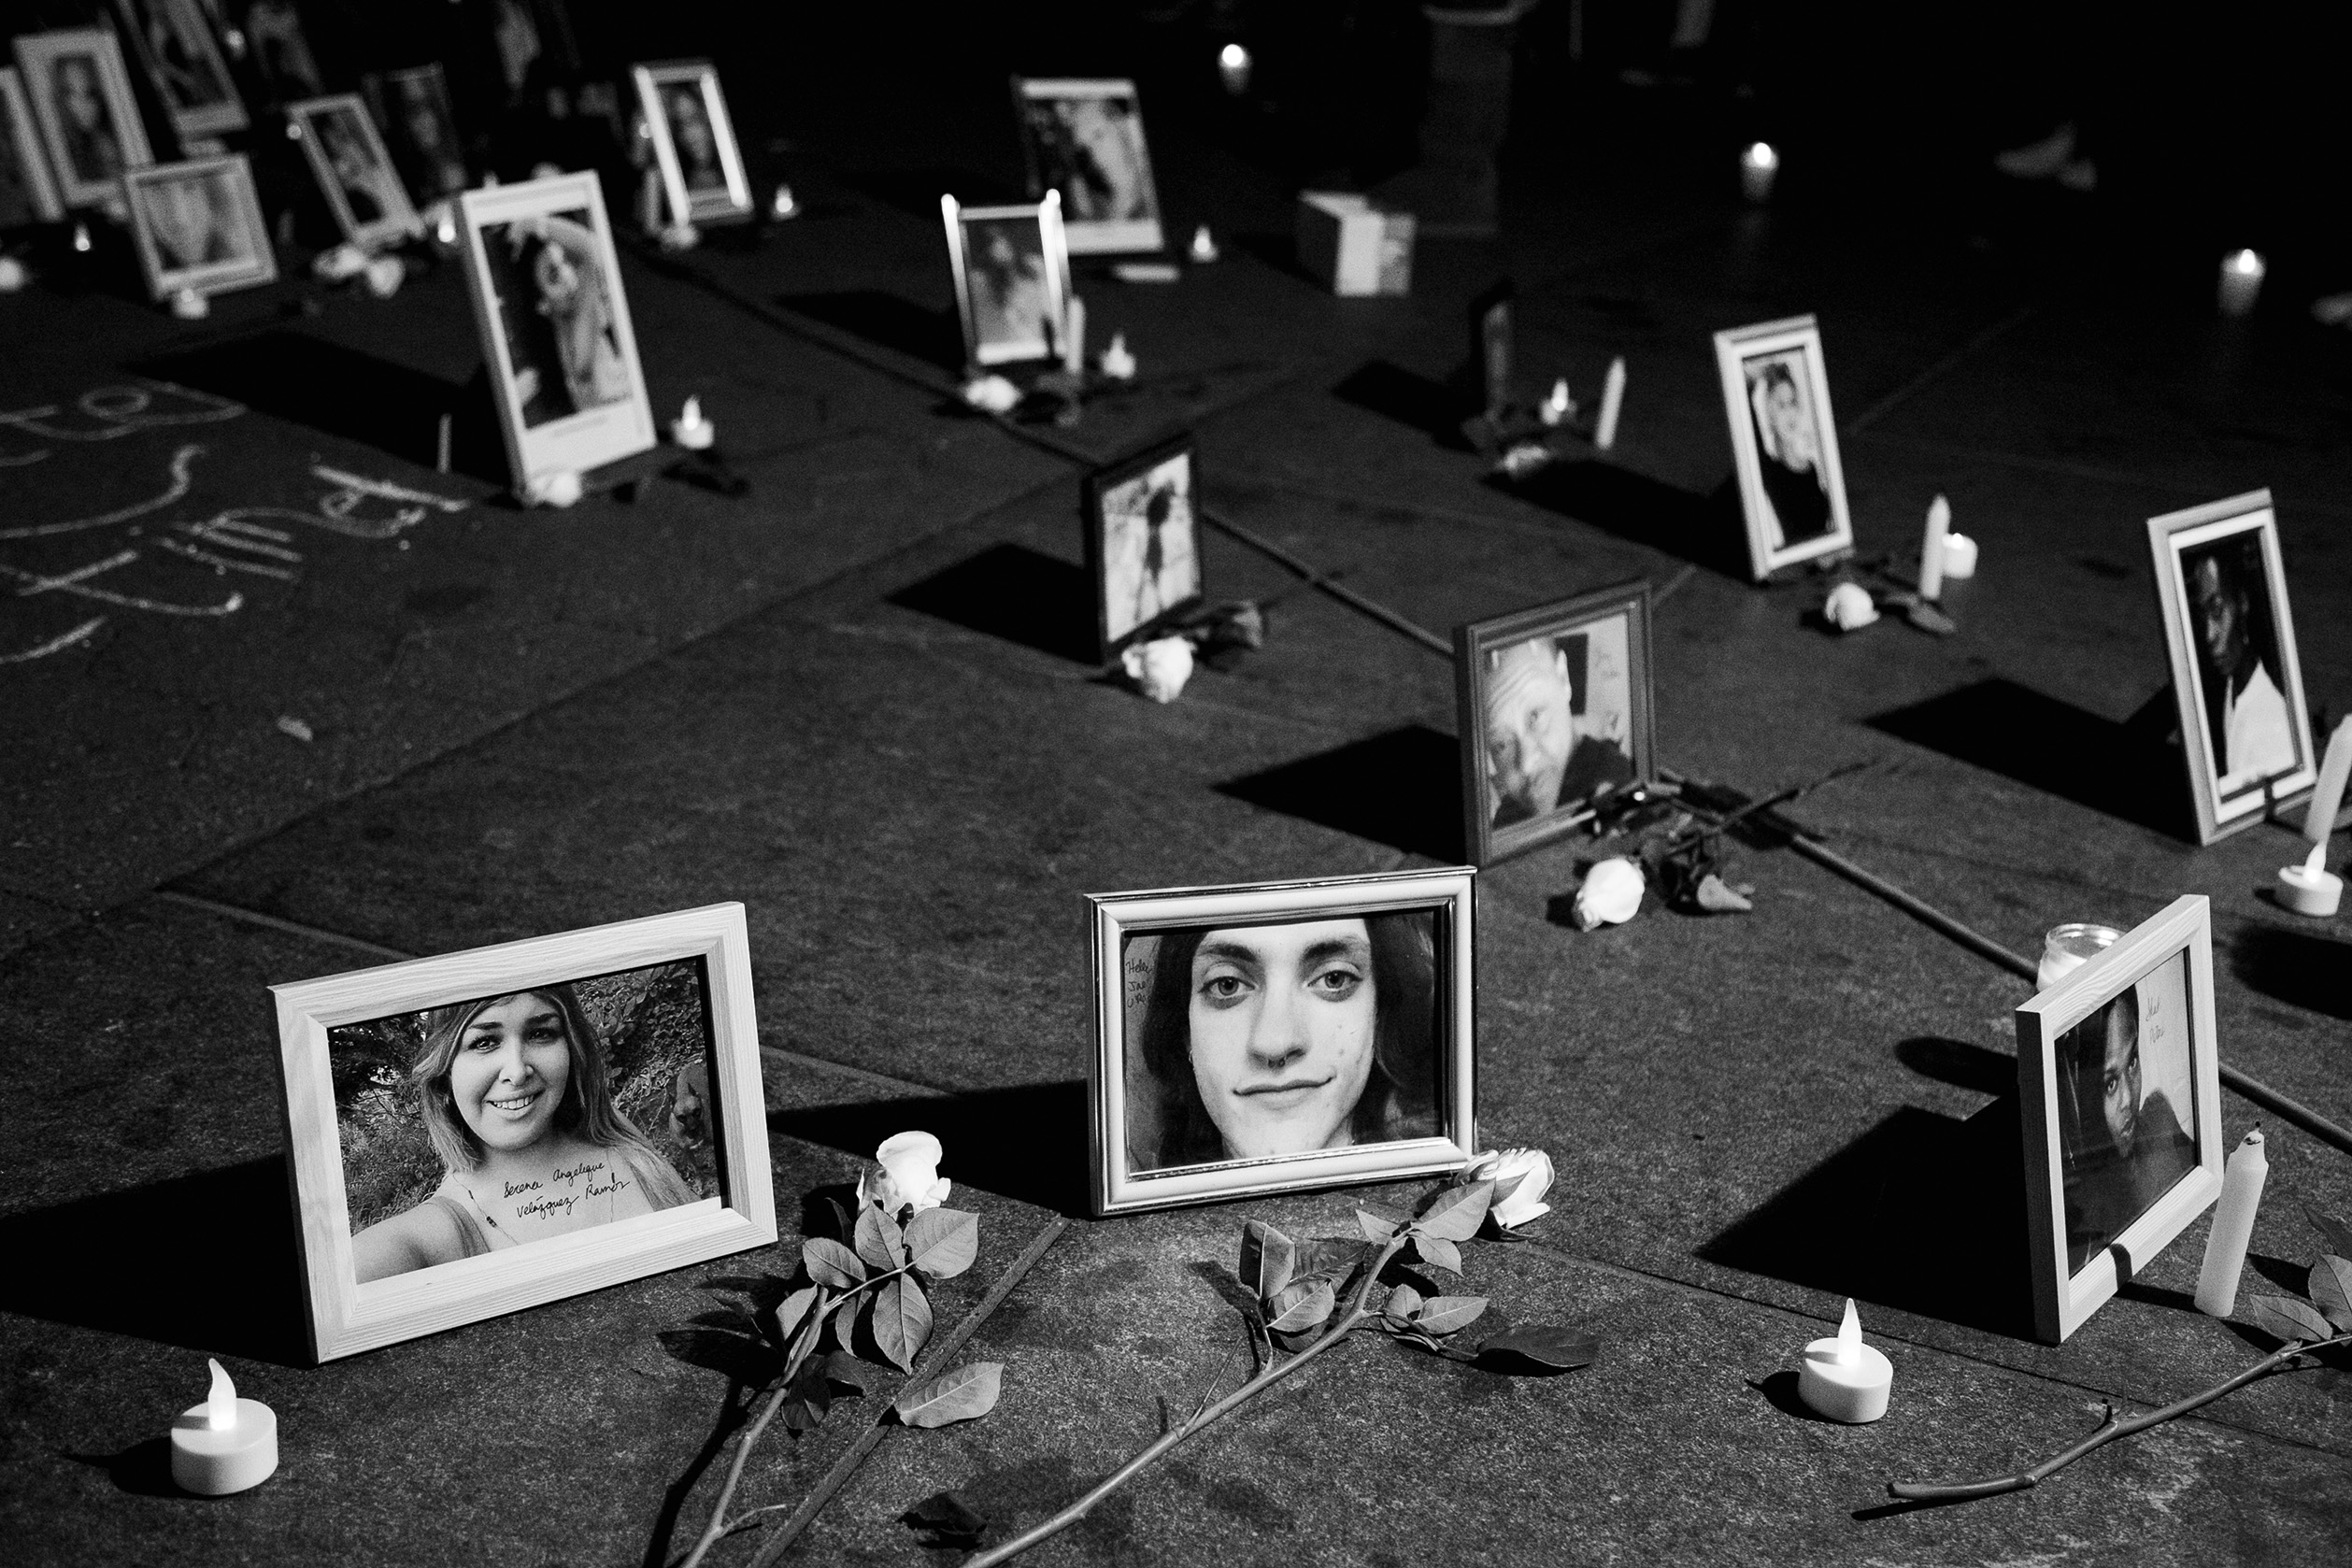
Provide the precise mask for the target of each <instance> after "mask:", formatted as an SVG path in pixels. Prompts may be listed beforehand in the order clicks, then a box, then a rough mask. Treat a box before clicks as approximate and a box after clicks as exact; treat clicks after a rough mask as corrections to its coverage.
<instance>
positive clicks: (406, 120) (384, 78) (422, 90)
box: [360, 62, 467, 205]
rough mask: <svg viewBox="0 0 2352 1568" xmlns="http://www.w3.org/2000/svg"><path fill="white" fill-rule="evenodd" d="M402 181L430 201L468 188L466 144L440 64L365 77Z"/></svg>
mask: <svg viewBox="0 0 2352 1568" xmlns="http://www.w3.org/2000/svg"><path fill="white" fill-rule="evenodd" d="M360 85H361V86H362V87H363V88H364V89H365V90H366V93H367V101H368V106H369V107H371V108H373V109H374V110H375V111H376V123H377V124H378V125H379V126H381V127H382V128H383V133H384V145H385V148H386V149H387V150H389V151H390V152H391V153H392V167H393V168H395V169H398V170H399V171H400V178H401V182H402V183H403V184H405V185H406V187H407V188H408V190H409V192H411V193H412V194H413V195H414V196H415V197H416V199H417V200H419V201H421V202H424V203H426V204H427V205H431V204H432V203H434V202H437V201H440V200H442V199H443V198H444V197H448V196H454V195H456V194H457V193H458V192H461V191H463V190H464V189H465V187H466V184H467V179H466V176H465V143H464V140H463V138H462V137H461V136H460V135H458V129H457V115H456V113H455V112H454V111H453V110H452V109H451V108H450V107H449V78H447V77H445V76H443V75H442V72H441V67H440V64H438V63H437V62H436V63H435V64H431V65H416V66H411V67H410V68H409V69H407V70H405V71H383V72H379V73H377V74H374V75H370V76H367V77H364V78H361V81H360Z"/></svg>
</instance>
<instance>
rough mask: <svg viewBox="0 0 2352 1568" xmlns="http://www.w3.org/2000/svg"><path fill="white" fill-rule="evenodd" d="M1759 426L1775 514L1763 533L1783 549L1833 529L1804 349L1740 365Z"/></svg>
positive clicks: (1759, 449) (1760, 459) (1760, 462)
mask: <svg viewBox="0 0 2352 1568" xmlns="http://www.w3.org/2000/svg"><path fill="white" fill-rule="evenodd" d="M1741 370H1742V372H1743V373H1744V374H1745V375H1746V378H1747V406H1748V413H1749V416H1750V418H1751V419H1752V420H1753V421H1754V423H1755V429H1756V456H1757V467H1758V469H1759V470H1760V474H1761V477H1762V479H1763V486H1764V499H1765V501H1766V503H1767V504H1768V506H1770V508H1771V512H1772V516H1771V517H1770V519H1768V520H1766V523H1765V529H1764V533H1765V537H1766V538H1767V539H1768V540H1769V541H1770V543H1771V545H1772V548H1773V549H1785V548H1786V547H1788V546H1789V545H1792V544H1799V543H1802V542H1803V541H1804V540H1807V539H1817V538H1820V537H1821V536H1822V535H1825V534H1827V533H1829V532H1830V529H1831V526H1832V515H1831V510H1830V480H1829V474H1828V471H1827V469H1826V467H1825V465H1824V463H1823V462H1822V457H1821V434H1820V430H1819V427H1818V424H1817V421H1816V419H1815V417H1814V399H1813V396H1812V394H1811V392H1810V391H1809V390H1808V388H1807V385H1806V378H1805V361H1804V351H1803V349H1789V350H1788V351H1786V352H1783V353H1777V354H1764V355H1760V356H1758V357H1757V358H1755V359H1752V360H1748V361H1746V362H1744V363H1742V365H1741Z"/></svg>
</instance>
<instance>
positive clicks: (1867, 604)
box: [1821, 582, 1878, 632]
mask: <svg viewBox="0 0 2352 1568" xmlns="http://www.w3.org/2000/svg"><path fill="white" fill-rule="evenodd" d="M1821 613H1822V615H1824V616H1825V617H1827V618H1828V620H1829V622H1830V624H1831V625H1832V626H1834V627H1836V628H1837V629H1838V630H1839V631H1841V632H1852V631H1857V630H1859V629H1860V628H1861V627H1864V626H1867V625H1869V624H1870V623H1871V622H1872V621H1874V620H1877V619H1878V606H1876V605H1874V604H1873V603H1871V598H1870V590H1868V589H1866V588H1864V587H1863V586H1862V585H1861V584H1860V583H1858V582H1842V583H1839V584H1838V585H1837V586H1836V587H1835V588H1833V589H1832V590H1830V600H1829V603H1828V604H1825V605H1823V606H1821Z"/></svg>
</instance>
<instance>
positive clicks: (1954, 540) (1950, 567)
mask: <svg viewBox="0 0 2352 1568" xmlns="http://www.w3.org/2000/svg"><path fill="white" fill-rule="evenodd" d="M1975 575H1976V541H1975V540H1974V539H1972V538H1970V537H1969V536H1968V535H1965V534H1946V535H1944V578H1945V580H1946V582H1963V581H1965V580H1967V579H1968V578H1970V577H1974V576H1975Z"/></svg>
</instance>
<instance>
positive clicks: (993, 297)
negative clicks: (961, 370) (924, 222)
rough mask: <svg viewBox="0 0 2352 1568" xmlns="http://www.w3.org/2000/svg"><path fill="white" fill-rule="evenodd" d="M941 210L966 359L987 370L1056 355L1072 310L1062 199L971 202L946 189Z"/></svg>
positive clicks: (1048, 194) (1051, 196) (1048, 195)
mask: <svg viewBox="0 0 2352 1568" xmlns="http://www.w3.org/2000/svg"><path fill="white" fill-rule="evenodd" d="M939 216H940V219H941V221H943V222H945V223H946V225H947V230H948V266H949V268H950V269H951V270H952V271H953V273H954V275H955V285H956V314H957V316H958V318H959V319H960V320H961V321H962V323H963V353H964V362H965V363H966V364H968V365H970V366H972V367H973V368H975V369H981V370H986V369H991V368H993V367H995V366H997V365H1001V364H1024V363H1035V362H1037V361H1040V360H1051V359H1053V358H1054V357H1055V356H1056V355H1057V354H1059V353H1060V352H1061V349H1062V335H1063V334H1064V333H1065V332H1066V331H1067V330H1068V328H1067V322H1068V321H1069V312H1070V252H1069V249H1068V247H1067V246H1066V245H1064V243H1063V241H1062V198H1061V197H1060V196H1059V195H1056V194H1055V193H1054V192H1051V191H1048V192H1046V194H1045V196H1044V198H1043V199H1042V200H1039V201H1035V202H1029V203H1022V204H1016V205H1013V206H1009V207H965V206H963V205H962V203H960V202H958V201H957V200H956V199H955V198H954V197H953V196H941V197H940V198H939ZM975 235H977V236H978V239H977V244H978V248H979V249H980V250H981V252H982V253H981V254H979V255H975V253H974V252H975Z"/></svg>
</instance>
